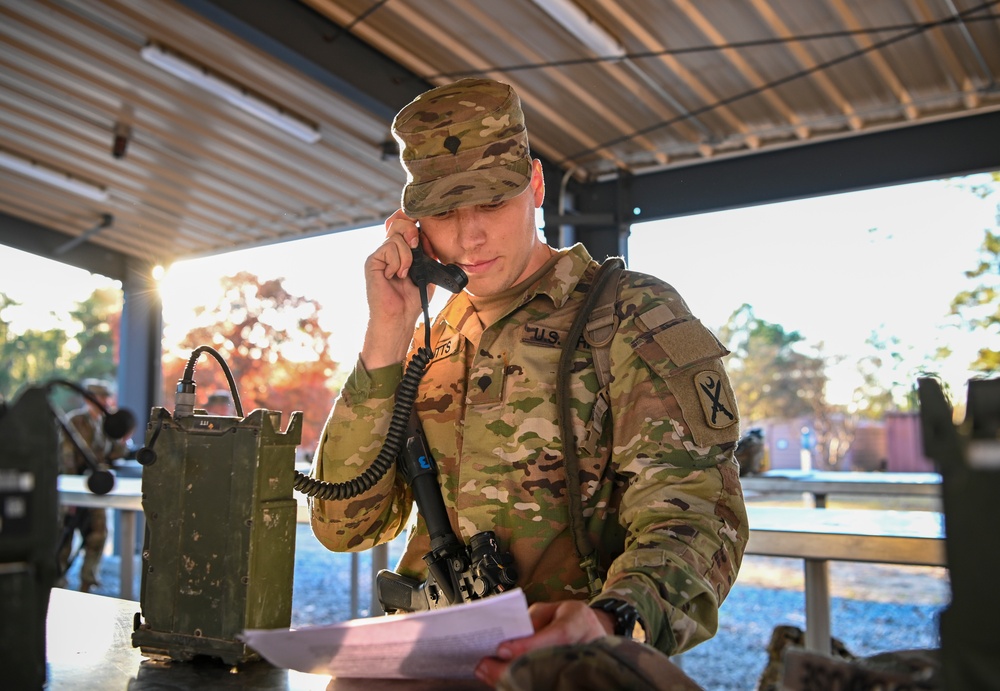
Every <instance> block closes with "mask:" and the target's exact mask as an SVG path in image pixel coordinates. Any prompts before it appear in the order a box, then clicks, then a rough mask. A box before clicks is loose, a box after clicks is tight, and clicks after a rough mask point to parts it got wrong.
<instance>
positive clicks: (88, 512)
mask: <svg viewBox="0 0 1000 691" xmlns="http://www.w3.org/2000/svg"><path fill="white" fill-rule="evenodd" d="M82 387H83V388H84V389H85V390H86V391H87V392H89V393H90V394H91V395H93V396H94V397H95V398H96V399H98V400H99V401H100V402H101V404H102V405H103V406H104V407H105V409H110V408H111V407H113V405H112V398H113V395H112V391H111V384H109V383H108V382H105V381H101V380H99V379H86V380H84V381H83V383H82ZM67 417H68V418H69V421H70V423H71V424H72V425H73V427H74V428H75V429H76V431H77V432H78V433H79V435H80V438H81V439H82V440H83V441H84V443H86V444H87V446H88V447H90V450H91V451H93V452H94V458H95V459H97V461H98V462H99V463H106V464H109V465H110V464H111V462H112V461H114V460H117V459H119V458H124V456H125V452H126V451H127V447H126V445H125V442H123V441H115V440H112V439H109V438H108V436H107V435H106V434H105V432H104V416H103V413H102V411H101V409H100V407H99V406H98V405H97V404H96V403H94V402H93V401H91V400H90V399H84V405H83V407H81V408H78V409H76V410H74V411H71V412H70V413H68V415H67ZM61 457H62V468H61V472H62V473H64V474H66V475H83V474H84V473H85V472H86V471H87V470H89V466H88V465H87V462H86V460H85V458H84V456H83V454H82V453H81V452H80V450H79V449H77V448H76V446H75V445H74V444H73V442H72V441H71V440H70V439H69V437H68V436H66V435H63V440H62V450H61ZM61 510H62V512H63V534H62V538H61V540H60V543H59V548H58V560H59V573H60V579H59V582H58V583H57V585H58V586H59V587H65V586H66V572H67V571H68V570H69V567H70V566H71V561H72V560H71V559H70V553H71V550H72V546H73V537H74V534H75V533H76V532H79V533H80V538H81V540H82V541H83V544H82V546H81V550H82V551H83V564H82V565H81V567H80V590H82V591H83V592H85V593H86V592H90V591H91V589H92V588H94V587H95V586H98V585H100V583H99V582H98V580H97V573H98V570H99V568H100V565H101V556H102V555H103V553H104V543H105V542H106V541H107V538H108V519H107V512H106V511H105V509H102V508H92V509H88V508H83V507H79V506H70V507H65V508H62V509H61Z"/></svg>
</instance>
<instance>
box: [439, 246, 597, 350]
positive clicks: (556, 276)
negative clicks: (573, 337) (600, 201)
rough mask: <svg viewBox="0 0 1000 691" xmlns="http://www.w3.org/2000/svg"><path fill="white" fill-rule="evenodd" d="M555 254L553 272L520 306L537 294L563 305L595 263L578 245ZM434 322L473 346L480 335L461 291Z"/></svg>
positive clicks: (477, 323)
mask: <svg viewBox="0 0 1000 691" xmlns="http://www.w3.org/2000/svg"><path fill="white" fill-rule="evenodd" d="M558 253H559V254H560V255H561V256H560V257H559V259H558V260H557V261H556V263H555V265H554V266H553V267H552V269H551V270H550V271H549V272H548V273H547V274H546V275H545V276H543V277H542V280H540V281H539V282H538V283H537V284H535V286H534V288H532V289H531V290H529V291H527V292H526V293H525V294H524V297H523V299H522V300H521V301H520V303H519V304H521V305H524V304H526V303H528V302H530V301H531V300H533V299H535V298H536V297H538V296H539V295H545V296H547V297H548V298H549V299H550V300H552V304H553V305H554V306H556V307H562V306H563V305H564V304H566V301H567V300H569V298H570V296H571V295H572V294H573V290H574V289H575V288H576V286H577V284H578V283H579V282H580V280H581V279H582V278H583V277H584V274H585V273H586V271H587V268H588V267H589V266H591V264H593V261H594V260H593V259H592V258H591V256H590V254H589V253H588V252H587V250H586V249H585V248H584V246H583V245H582V244H580V243H577V244H575V245H573V246H572V247H570V248H568V249H562V250H558ZM436 321H437V326H438V328H442V327H443V328H444V330H445V333H447V332H449V331H452V332H455V331H457V332H459V333H461V334H462V335H463V336H465V337H466V338H468V339H469V340H471V341H472V342H473V343H478V342H479V339H480V337H481V336H482V326H481V324H480V323H479V319H478V318H477V317H476V316H475V315H474V309H473V307H472V304H471V303H470V302H469V296H468V294H466V293H465V292H464V291H463V292H461V293H458V294H456V295H454V296H452V297H451V299H449V300H448V302H447V304H445V306H444V308H443V309H442V310H441V313H440V314H439V315H438V317H437V319H436Z"/></svg>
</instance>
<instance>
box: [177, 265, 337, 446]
mask: <svg viewBox="0 0 1000 691" xmlns="http://www.w3.org/2000/svg"><path fill="white" fill-rule="evenodd" d="M220 287H221V295H220V297H219V301H218V303H217V304H214V305H210V306H206V307H199V308H197V309H196V310H195V312H194V315H193V326H192V328H191V330H190V331H189V332H188V333H187V335H186V336H185V337H184V339H183V340H182V342H181V343H179V344H177V346H176V347H173V348H171V349H169V350H168V351H166V352H165V353H164V360H163V374H164V400H165V401H167V402H172V401H173V400H174V392H175V390H176V385H177V381H178V380H179V379H180V378H181V376H182V375H183V371H184V367H185V366H186V364H187V361H188V359H189V358H190V356H191V353H192V352H193V351H194V350H195V349H196V348H197V347H198V346H202V345H207V346H211V347H212V348H214V349H215V350H216V351H218V352H219V354H220V355H222V357H223V359H224V360H225V361H226V364H227V365H228V367H229V369H230V370H231V371H232V374H233V377H234V378H235V380H236V384H237V392H238V394H239V397H240V402H241V403H242V407H243V413H244V415H246V414H249V413H250V412H251V411H252V410H254V409H257V408H264V409H267V410H276V411H280V412H281V413H282V424H283V425H287V423H288V420H289V419H290V417H291V413H292V412H294V411H302V412H303V414H304V415H303V417H304V420H303V432H302V447H303V448H305V449H308V450H312V449H314V448H315V446H316V444H317V442H318V441H319V436H320V434H321V432H322V428H323V424H324V422H325V421H326V414H327V412H329V409H330V406H331V405H332V403H333V399H334V397H335V395H336V389H335V388H334V387H333V385H332V377H333V376H334V374H335V372H336V369H337V363H336V362H334V361H333V359H332V357H331V356H330V353H329V349H328V343H329V340H330V333H329V332H327V331H325V330H324V329H323V328H322V327H321V326H320V325H319V319H318V316H319V312H320V309H321V307H320V305H319V304H318V303H316V302H315V301H313V300H309V299H306V298H303V297H299V296H295V295H291V294H289V293H288V292H287V291H286V290H285V288H284V287H283V285H282V281H281V279H278V280H268V281H262V280H261V279H260V278H259V277H257V276H255V275H253V274H250V273H247V272H241V273H239V274H237V275H235V276H229V277H225V278H223V279H221V281H220ZM195 382H196V384H197V392H196V401H197V405H199V406H200V405H203V404H204V403H205V400H206V399H207V397H208V395H209V394H210V393H212V391H215V390H217V389H226V390H228V389H229V385H228V383H227V381H226V378H225V374H224V373H223V371H222V368H221V367H219V366H218V364H217V363H216V362H215V359H214V358H212V357H210V356H208V355H202V356H201V358H200V359H199V361H198V363H197V365H196V367H195ZM168 405H169V404H168Z"/></svg>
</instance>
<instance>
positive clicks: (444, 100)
mask: <svg viewBox="0 0 1000 691" xmlns="http://www.w3.org/2000/svg"><path fill="white" fill-rule="evenodd" d="M392 135H393V136H394V137H395V138H396V141H398V142H399V160H400V162H401V163H402V164H403V169H404V170H405V171H406V178H407V181H406V185H405V186H404V187H403V195H402V208H403V211H404V212H405V213H406V214H407V215H408V216H412V217H413V218H421V217H423V216H432V215H434V214H438V213H441V212H443V211H449V210H451V209H454V208H456V207H459V206H469V205H471V204H490V203H494V202H499V201H502V200H504V199H510V198H511V197H514V196H517V195H518V194H520V193H521V192H523V191H524V189H525V188H526V187H527V186H528V183H529V182H530V181H531V154H530V151H529V149H528V132H527V130H526V129H525V127H524V114H523V113H522V112H521V101H520V99H519V98H518V96H517V93H515V91H514V89H512V88H511V87H510V86H509V85H507V84H503V83H501V82H497V81H493V80H492V79H460V80H459V81H457V82H454V83H452V84H447V85H445V86H439V87H437V88H435V89H431V90H430V91H427V92H425V93H423V94H421V95H420V96H417V98H415V99H414V100H413V101H411V102H410V103H409V104H408V105H407V106H405V107H404V108H403V109H402V110H401V111H399V114H398V115H396V118H395V120H393V123H392Z"/></svg>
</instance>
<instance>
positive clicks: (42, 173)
mask: <svg viewBox="0 0 1000 691" xmlns="http://www.w3.org/2000/svg"><path fill="white" fill-rule="evenodd" d="M0 167H2V168H6V169H8V170H12V171H14V172H15V173H21V174H22V175H26V176H28V177H29V178H34V179H35V180H39V181H41V182H45V183H48V184H50V185H53V186H54V187H58V188H60V189H63V190H66V191H67V192H72V193H73V194H79V195H80V196H81V197H86V198H87V199H93V200H94V201H97V202H103V201H107V199H108V190H107V188H104V187H100V186H98V185H95V184H94V183H92V182H87V181H85V180H81V179H80V178H76V177H73V176H72V175H70V174H69V173H67V172H65V171H61V170H56V169H55V168H49V167H48V166H43V165H42V164H41V163H38V162H37V161H32V160H30V159H27V158H21V157H20V156H15V155H14V154H11V153H7V152H6V151H0Z"/></svg>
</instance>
